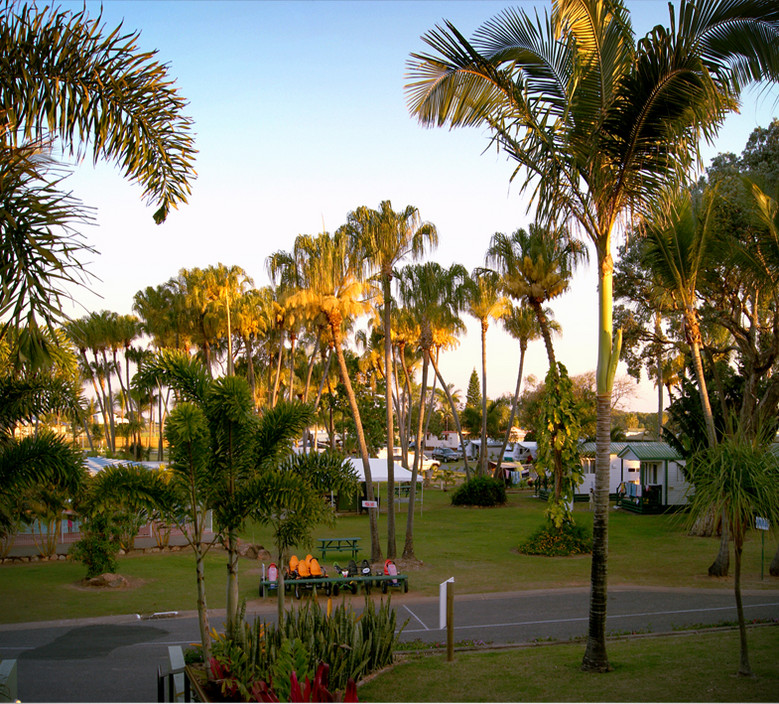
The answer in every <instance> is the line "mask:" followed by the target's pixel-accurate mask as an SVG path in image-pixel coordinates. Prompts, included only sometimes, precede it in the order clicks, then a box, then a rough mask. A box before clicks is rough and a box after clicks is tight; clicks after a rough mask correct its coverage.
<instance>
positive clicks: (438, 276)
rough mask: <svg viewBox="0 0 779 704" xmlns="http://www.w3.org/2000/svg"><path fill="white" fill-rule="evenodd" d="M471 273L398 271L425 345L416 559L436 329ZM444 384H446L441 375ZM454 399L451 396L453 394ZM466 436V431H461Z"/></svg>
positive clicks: (436, 268)
mask: <svg viewBox="0 0 779 704" xmlns="http://www.w3.org/2000/svg"><path fill="white" fill-rule="evenodd" d="M467 279H468V274H467V272H466V270H465V268H464V267H463V266H461V265H459V264H453V265H452V266H451V267H450V268H449V269H444V268H443V267H442V266H441V265H440V264H438V263H437V262H425V263H424V264H409V265H407V266H405V267H403V269H401V270H400V272H399V275H398V284H399V285H398V294H399V298H400V301H401V303H402V304H403V305H404V306H405V307H406V308H408V309H409V310H410V311H411V312H412V313H413V315H414V316H415V317H416V320H417V324H418V325H419V346H420V348H421V349H422V380H421V385H420V400H419V419H418V424H417V433H416V447H417V452H416V453H415V454H414V465H413V467H412V471H411V490H410V494H409V510H408V517H407V520H406V540H405V544H404V547H403V558H404V559H416V556H415V554H414V510H413V507H414V501H415V497H416V481H417V476H418V473H419V464H420V458H421V455H422V453H421V451H420V448H421V447H422V428H423V426H424V409H425V397H426V394H427V374H428V366H429V364H430V362H431V359H432V355H431V354H430V351H431V349H432V348H433V347H434V345H435V338H434V333H433V330H434V328H435V327H438V326H445V323H446V321H450V320H451V319H452V318H455V317H456V316H457V313H458V311H459V310H461V309H462V307H463V305H464V300H463V296H464V293H463V291H464V288H465V282H466V280H467ZM441 385H442V386H443V387H444V388H446V385H445V384H444V382H443V379H441ZM450 402H451V396H450ZM461 437H462V435H461Z"/></svg>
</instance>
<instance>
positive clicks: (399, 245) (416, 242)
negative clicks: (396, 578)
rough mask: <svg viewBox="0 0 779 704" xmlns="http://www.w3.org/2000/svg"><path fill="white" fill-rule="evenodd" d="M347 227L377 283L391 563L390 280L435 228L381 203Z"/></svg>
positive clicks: (430, 241) (434, 237)
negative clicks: (381, 308)
mask: <svg viewBox="0 0 779 704" xmlns="http://www.w3.org/2000/svg"><path fill="white" fill-rule="evenodd" d="M347 227H348V228H349V229H350V231H351V232H352V234H353V236H354V237H355V240H356V243H357V246H358V247H359V248H360V249H361V250H362V251H364V253H365V260H364V261H365V263H366V266H367V267H368V271H369V273H371V274H372V273H374V272H375V274H376V276H377V277H378V279H379V280H380V282H381V291H382V299H383V311H382V320H383V323H384V370H385V382H386V384H385V386H386V388H385V391H384V399H385V402H386V406H387V557H389V558H392V559H394V558H395V554H396V546H395V460H394V455H395V451H394V450H395V448H394V442H395V427H394V422H393V411H392V335H391V333H390V330H391V327H390V326H391V320H392V318H391V309H392V278H393V275H394V269H395V267H396V266H397V265H398V264H399V263H400V262H401V261H403V260H404V259H406V258H407V257H411V258H412V259H419V258H420V257H421V256H422V255H423V254H424V253H425V251H426V250H427V249H428V248H432V247H435V246H436V245H437V244H438V231H437V230H436V228H435V225H433V224H432V223H429V222H422V220H421V218H420V216H419V210H418V209H417V208H416V207H414V206H413V205H407V206H406V207H405V208H404V209H403V210H400V211H394V210H393V209H392V203H391V202H390V201H388V200H384V201H382V202H381V203H380V204H379V209H378V210H372V209H370V208H367V207H365V206H361V207H359V208H357V209H356V210H355V211H353V212H352V213H349V216H348V221H347Z"/></svg>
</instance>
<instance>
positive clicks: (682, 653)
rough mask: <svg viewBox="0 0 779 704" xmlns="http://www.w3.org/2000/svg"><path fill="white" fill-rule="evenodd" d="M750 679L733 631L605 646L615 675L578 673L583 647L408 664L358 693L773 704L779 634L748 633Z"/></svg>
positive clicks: (370, 697) (399, 698)
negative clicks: (741, 671) (743, 673)
mask: <svg viewBox="0 0 779 704" xmlns="http://www.w3.org/2000/svg"><path fill="white" fill-rule="evenodd" d="M748 639H749V648H750V662H751V665H752V670H753V673H754V674H755V677H752V678H740V677H736V676H735V672H736V670H737V668H738V653H739V643H738V631H735V630H734V631H726V632H716V633H702V634H695V635H678V636H668V637H657V638H655V637H653V638H634V639H630V640H619V641H612V642H610V643H609V660H610V662H611V665H612V667H613V668H614V670H613V672H610V673H608V674H605V675H603V674H592V673H584V672H582V671H581V670H580V669H579V667H580V665H581V660H582V655H583V654H584V647H583V645H582V644H581V643H572V644H564V645H545V646H535V647H527V648H517V649H511V650H491V651H486V652H457V653H455V656H454V661H453V662H447V661H446V655H445V653H436V654H434V655H426V656H422V655H416V656H413V657H410V658H406V659H404V660H402V661H401V662H399V663H397V664H396V665H394V666H393V667H392V668H391V669H390V670H387V671H385V672H383V673H381V674H379V675H378V676H376V677H374V678H373V679H370V680H368V681H367V682H364V683H363V684H361V685H360V687H359V689H358V691H357V694H358V697H359V699H360V701H361V702H468V701H473V702H526V701H527V702H702V701H705V702H771V701H776V700H777V693H779V661H778V660H777V657H776V653H777V649H779V627H778V626H768V627H760V628H751V629H750V630H749V635H748Z"/></svg>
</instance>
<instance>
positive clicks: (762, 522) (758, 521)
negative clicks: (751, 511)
mask: <svg viewBox="0 0 779 704" xmlns="http://www.w3.org/2000/svg"><path fill="white" fill-rule="evenodd" d="M755 528H757V530H770V524H769V523H768V519H767V518H761V517H760V516H755Z"/></svg>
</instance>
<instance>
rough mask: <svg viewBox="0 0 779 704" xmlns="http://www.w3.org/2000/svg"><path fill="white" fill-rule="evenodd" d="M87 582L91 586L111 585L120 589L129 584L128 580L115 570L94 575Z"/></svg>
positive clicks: (110, 586)
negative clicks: (114, 571)
mask: <svg viewBox="0 0 779 704" xmlns="http://www.w3.org/2000/svg"><path fill="white" fill-rule="evenodd" d="M86 584H87V586H89V587H109V588H112V589H119V588H121V587H126V586H127V580H126V579H125V578H124V577H122V575H120V574H114V573H113V572H105V573H104V574H101V575H98V576H97V577H92V578H90V579H87V580H86Z"/></svg>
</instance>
